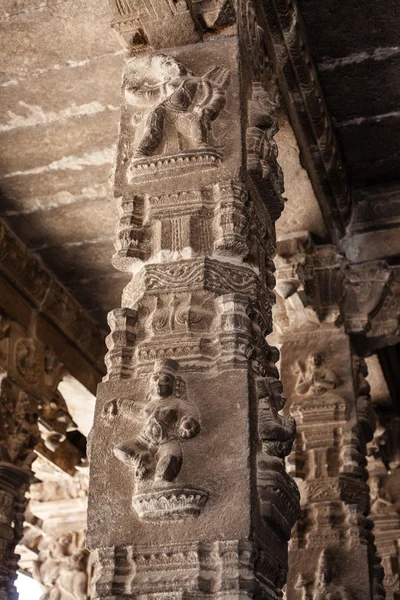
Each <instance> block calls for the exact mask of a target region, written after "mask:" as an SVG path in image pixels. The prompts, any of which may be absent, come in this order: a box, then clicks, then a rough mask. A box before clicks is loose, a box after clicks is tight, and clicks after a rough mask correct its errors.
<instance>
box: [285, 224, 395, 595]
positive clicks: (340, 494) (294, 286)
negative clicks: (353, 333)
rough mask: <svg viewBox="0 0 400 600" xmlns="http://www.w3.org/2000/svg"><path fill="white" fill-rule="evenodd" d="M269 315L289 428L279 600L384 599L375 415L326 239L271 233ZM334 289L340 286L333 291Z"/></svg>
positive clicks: (332, 255)
mask: <svg viewBox="0 0 400 600" xmlns="http://www.w3.org/2000/svg"><path fill="white" fill-rule="evenodd" d="M278 248H279V256H278V258H277V260H276V263H277V290H278V292H279V294H280V298H279V302H278V305H277V311H276V314H275V322H276V323H278V324H279V329H280V341H281V344H282V345H281V348H280V349H281V363H280V367H281V372H282V381H283V384H284V386H285V391H286V393H287V395H288V398H289V402H288V407H287V408H288V410H289V411H290V414H291V415H293V416H294V417H295V418H296V422H297V437H296V442H295V445H294V451H293V453H292V455H291V457H290V459H289V460H290V470H291V472H292V474H293V475H294V477H295V478H296V479H297V481H298V483H299V487H300V492H301V515H300V519H299V521H298V523H297V525H296V528H295V530H294V534H293V536H292V539H291V542H290V550H289V579H288V584H287V598H288V600H296V599H297V598H303V599H313V600H322V599H325V598H328V597H332V598H333V597H335V598H343V599H350V598H352V599H356V600H364V599H366V598H374V600H378V598H379V599H380V598H384V597H385V596H384V591H383V587H382V578H383V570H382V567H381V565H380V560H379V559H378V558H377V556H376V552H375V550H376V548H375V546H374V537H373V535H372V533H371V530H372V527H373V524H372V522H371V521H370V520H369V519H367V516H368V514H369V509H370V506H369V488H368V485H367V477H368V473H367V470H366V465H367V461H366V444H367V442H369V441H370V440H371V439H372V436H373V432H374V428H375V416H374V412H373V410H372V407H371V398H370V394H369V392H370V388H369V385H368V383H367V380H366V376H367V369H366V364H365V361H364V360H363V359H361V358H359V357H358V356H357V355H356V354H355V352H354V350H353V348H352V345H351V342H350V338H349V336H348V335H347V334H346V333H345V331H344V328H343V326H342V325H341V319H340V311H339V307H338V304H337V298H338V293H337V283H338V281H339V280H340V271H339V267H338V264H337V257H336V252H335V248H334V247H333V246H326V247H322V248H317V247H316V248H313V247H312V244H311V242H310V239H309V238H307V237H304V236H298V237H297V239H296V238H295V236H292V237H291V238H290V237H288V239H286V240H283V241H282V242H280V244H279V246H278ZM339 296H340V294H339Z"/></svg>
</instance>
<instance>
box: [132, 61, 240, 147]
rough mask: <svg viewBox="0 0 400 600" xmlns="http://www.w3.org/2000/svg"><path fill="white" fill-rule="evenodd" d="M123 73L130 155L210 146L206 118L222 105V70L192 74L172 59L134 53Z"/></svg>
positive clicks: (215, 114)
mask: <svg viewBox="0 0 400 600" xmlns="http://www.w3.org/2000/svg"><path fill="white" fill-rule="evenodd" d="M128 72H129V82H128V84H127V85H126V87H125V97H126V100H127V102H128V103H129V104H131V105H132V106H133V107H134V108H135V116H134V124H135V126H137V133H136V136H135V137H136V143H135V150H134V155H133V158H134V159H140V158H143V157H146V156H152V155H154V154H167V153H176V152H181V151H185V150H190V149H197V148H207V147H208V148H209V147H210V145H209V142H210V140H209V137H210V136H209V134H210V131H211V122H212V121H214V120H215V119H216V118H217V117H218V115H219V113H220V112H221V110H222V109H223V107H224V106H225V101H226V99H225V88H226V87H227V85H228V82H229V73H228V71H227V70H226V69H224V68H222V67H214V68H213V69H211V70H210V71H209V72H208V73H207V74H206V75H204V76H203V77H196V76H195V75H193V73H191V72H190V71H189V70H188V69H186V67H185V66H184V65H182V64H181V63H179V62H178V61H177V60H175V59H174V58H172V57H169V56H166V55H165V54H155V55H153V56H151V57H146V58H142V57H139V58H134V59H133V60H132V63H131V69H130V70H129V71H128ZM163 142H164V144H163V148H161V146H162V143H163Z"/></svg>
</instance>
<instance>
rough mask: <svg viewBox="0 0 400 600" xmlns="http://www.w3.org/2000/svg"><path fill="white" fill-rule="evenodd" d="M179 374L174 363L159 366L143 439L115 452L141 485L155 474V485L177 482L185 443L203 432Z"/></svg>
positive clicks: (145, 411) (145, 415)
mask: <svg viewBox="0 0 400 600" xmlns="http://www.w3.org/2000/svg"><path fill="white" fill-rule="evenodd" d="M177 370H178V363H177V362H176V361H174V360H171V359H163V360H160V361H157V362H156V364H155V366H154V372H153V375H152V376H151V379H150V391H149V394H148V396H147V403H146V405H145V407H144V409H143V411H142V418H143V421H144V423H143V427H142V429H141V431H140V433H139V436H138V438H137V439H131V440H128V441H126V442H123V443H122V444H118V446H116V447H115V448H114V454H115V456H116V457H117V458H119V460H121V461H122V462H124V463H125V464H127V465H129V466H130V467H132V468H133V469H134V470H135V474H136V478H137V481H139V482H140V481H143V480H147V481H149V480H150V479H151V477H152V475H153V474H154V479H153V484H154V485H157V484H160V483H162V482H164V483H165V482H171V481H173V480H174V479H175V478H176V477H177V475H178V473H179V471H180V469H181V466H182V448H181V442H182V441H184V440H186V439H189V438H193V437H195V436H196V435H197V434H198V433H199V431H200V423H199V420H198V417H197V416H195V415H197V410H196V408H195V407H194V406H193V405H190V404H189V403H188V401H187V399H186V394H185V383H184V381H183V379H182V378H181V377H178V376H177V375H176V373H177Z"/></svg>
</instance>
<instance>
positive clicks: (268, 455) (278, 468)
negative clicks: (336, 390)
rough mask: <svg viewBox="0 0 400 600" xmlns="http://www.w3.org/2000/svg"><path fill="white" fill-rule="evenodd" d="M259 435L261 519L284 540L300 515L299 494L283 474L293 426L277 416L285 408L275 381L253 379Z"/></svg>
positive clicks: (287, 418)
mask: <svg viewBox="0 0 400 600" xmlns="http://www.w3.org/2000/svg"><path fill="white" fill-rule="evenodd" d="M256 393H257V398H258V434H259V438H260V441H261V445H262V448H261V450H260V451H259V453H258V456H257V486H258V494H259V502H260V513H261V516H262V517H263V518H264V519H265V520H266V521H267V522H271V521H272V522H273V523H274V525H275V526H276V525H278V527H279V528H280V530H281V531H282V532H283V535H284V536H285V538H286V539H289V537H290V531H291V529H292V527H293V525H294V523H295V522H296V520H297V518H298V515H299V492H298V490H297V487H296V485H295V483H294V482H293V480H292V479H291V478H290V477H289V476H288V474H287V473H286V472H285V464H284V458H285V456H287V455H288V454H289V453H290V451H291V449H292V446H293V442H294V439H295V436H296V423H295V420H294V419H293V418H292V417H285V416H281V415H279V414H278V411H280V410H282V408H283V407H284V405H285V402H286V397H285V395H284V394H283V388H282V384H281V382H280V381H279V380H278V379H275V378H274V377H266V378H260V377H259V376H258V377H257V378H256Z"/></svg>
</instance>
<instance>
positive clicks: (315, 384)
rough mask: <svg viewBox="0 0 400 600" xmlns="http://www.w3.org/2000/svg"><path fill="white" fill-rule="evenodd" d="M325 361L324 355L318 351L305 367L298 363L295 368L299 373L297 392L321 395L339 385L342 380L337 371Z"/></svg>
mask: <svg viewBox="0 0 400 600" xmlns="http://www.w3.org/2000/svg"><path fill="white" fill-rule="evenodd" d="M324 363H325V359H324V357H323V355H322V354H320V353H319V352H317V353H315V354H311V356H309V357H308V359H307V364H306V368H305V369H303V368H302V367H301V365H300V364H299V363H298V364H297V365H296V367H295V369H294V373H295V375H297V382H296V387H295V391H296V394H299V395H300V396H302V395H304V394H309V395H316V396H321V395H322V394H325V393H326V392H327V391H329V390H334V389H335V388H336V387H337V386H338V385H339V383H340V381H339V378H338V376H337V375H336V373H335V372H334V371H333V370H332V369H329V368H328V367H326V366H325V364H324Z"/></svg>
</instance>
